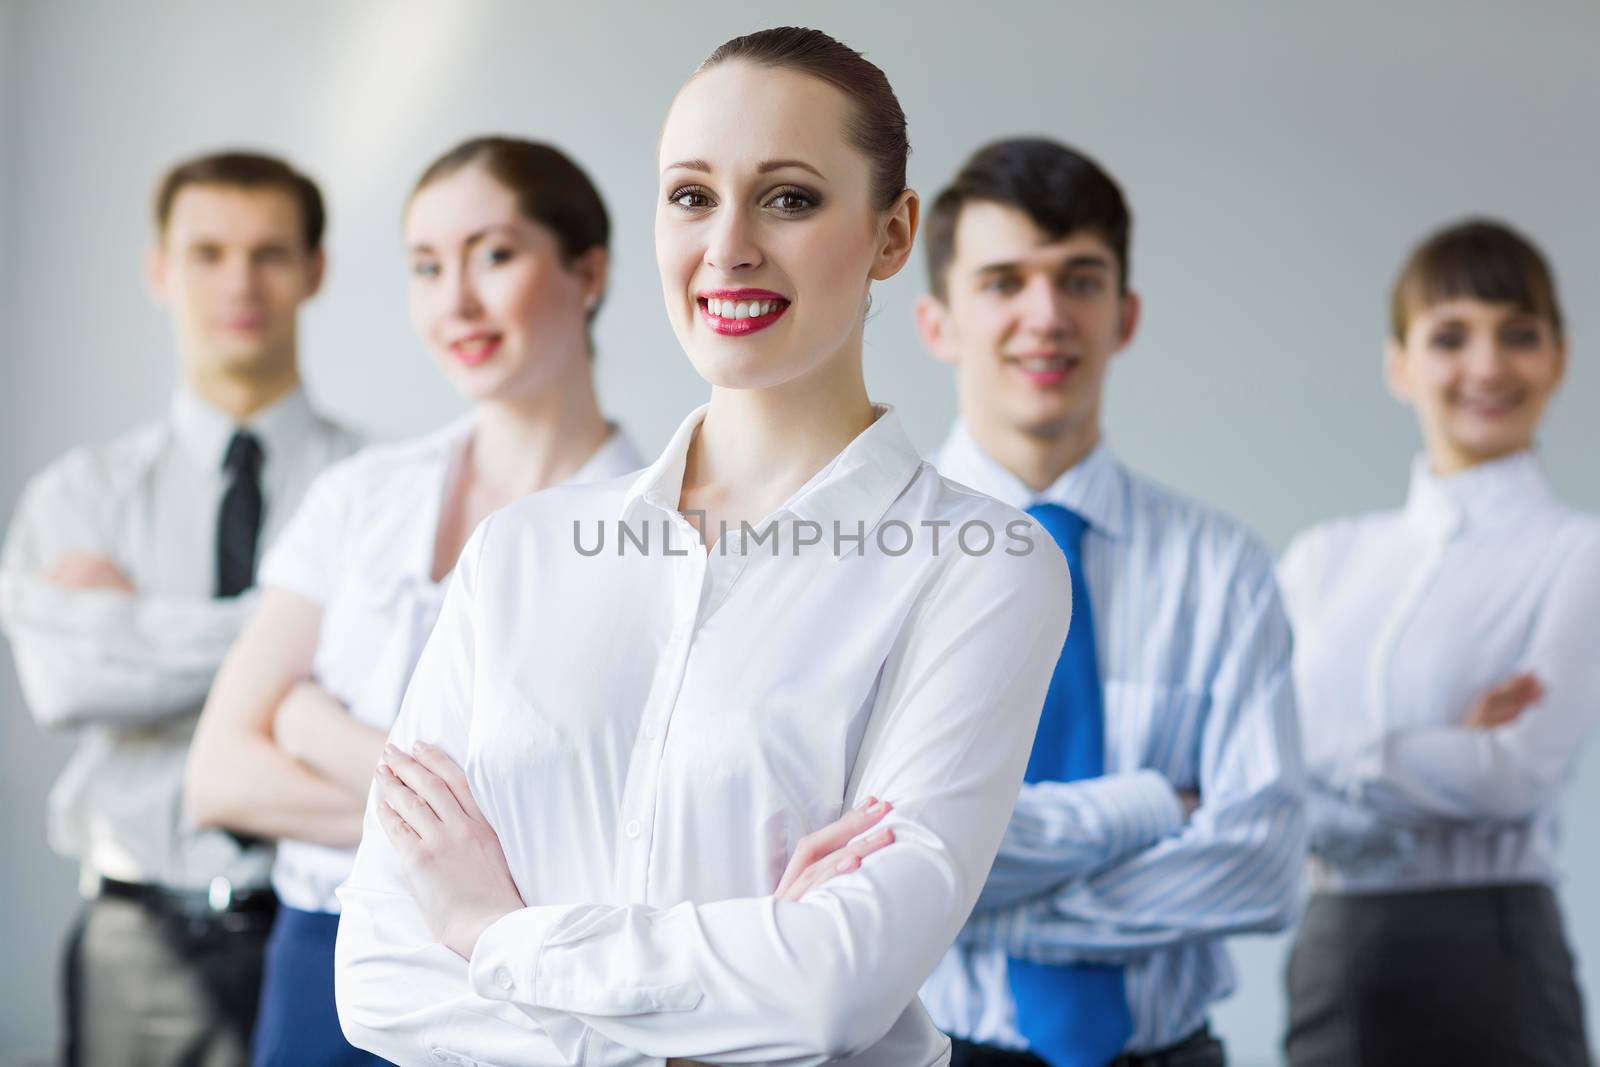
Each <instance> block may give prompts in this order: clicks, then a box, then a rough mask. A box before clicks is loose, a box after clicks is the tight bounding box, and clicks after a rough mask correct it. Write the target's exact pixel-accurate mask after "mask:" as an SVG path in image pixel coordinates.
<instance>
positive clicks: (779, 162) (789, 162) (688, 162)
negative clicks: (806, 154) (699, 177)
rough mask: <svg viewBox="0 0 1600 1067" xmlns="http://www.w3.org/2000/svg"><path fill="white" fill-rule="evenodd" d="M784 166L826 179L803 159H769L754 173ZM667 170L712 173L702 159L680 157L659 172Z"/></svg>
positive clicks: (708, 164)
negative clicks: (806, 171) (796, 168)
mask: <svg viewBox="0 0 1600 1067" xmlns="http://www.w3.org/2000/svg"><path fill="white" fill-rule="evenodd" d="M785 167H798V168H799V169H801V170H808V171H810V172H811V173H812V174H815V175H816V176H817V177H819V178H821V179H822V180H823V181H827V180H828V177H827V175H825V174H823V173H822V172H821V171H820V170H818V169H817V168H816V167H813V166H812V165H811V164H809V163H807V162H806V161H805V160H803V159H769V160H766V161H764V162H763V163H761V164H760V165H759V166H758V167H756V173H757V174H770V173H772V172H773V171H775V170H783V169H784V168H785ZM669 170H696V171H700V172H701V173H703V174H710V173H712V166H711V164H710V163H707V162H706V161H705V160H703V159H680V160H678V161H677V162H676V163H668V164H667V165H666V166H665V167H662V168H661V173H663V174H665V173H667V171H669Z"/></svg>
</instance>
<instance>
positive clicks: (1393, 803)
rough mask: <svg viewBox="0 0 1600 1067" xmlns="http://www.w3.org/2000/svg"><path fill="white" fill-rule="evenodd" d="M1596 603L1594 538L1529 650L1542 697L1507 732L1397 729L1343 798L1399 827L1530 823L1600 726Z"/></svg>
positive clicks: (1564, 578) (1599, 543) (1598, 556)
mask: <svg viewBox="0 0 1600 1067" xmlns="http://www.w3.org/2000/svg"><path fill="white" fill-rule="evenodd" d="M1596 604H1600V538H1589V539H1588V540H1586V541H1584V542H1583V543H1582V544H1580V545H1578V546H1576V547H1575V549H1574V550H1573V551H1571V552H1570V553H1568V554H1567V556H1566V559H1565V560H1564V562H1563V565H1562V572H1561V577H1560V580H1559V581H1558V582H1556V583H1554V585H1553V586H1552V588H1551V589H1550V592H1549V595H1548V599H1547V600H1546V602H1545V604H1544V607H1543V610H1541V612H1540V614H1539V618H1538V620H1537V622H1536V623H1535V625H1534V629H1533V633H1532V636H1531V638H1530V640H1529V643H1528V653H1527V655H1526V657H1525V659H1524V661H1523V664H1522V667H1523V669H1525V670H1526V671H1528V672H1529V673H1531V674H1532V675H1533V676H1534V677H1536V678H1537V679H1538V681H1539V683H1540V685H1541V687H1542V689H1543V693H1542V696H1541V697H1540V698H1539V699H1538V700H1536V701H1535V702H1534V703H1533V704H1532V705H1531V706H1530V707H1528V709H1527V710H1526V711H1524V712H1522V713H1521V714H1520V715H1518V716H1516V717H1515V718H1514V719H1513V720H1512V721H1509V722H1506V723H1504V724H1502V725H1497V726H1489V727H1488V728H1481V727H1478V726H1472V725H1467V724H1465V723H1463V724H1462V725H1453V726H1436V727H1428V728H1422V729H1408V730H1396V731H1393V732H1391V733H1389V734H1388V735H1386V736H1384V737H1383V738H1381V739H1380V740H1379V741H1377V742H1376V743H1375V744H1374V745H1373V746H1372V747H1371V748H1370V749H1369V750H1367V751H1366V752H1364V753H1362V754H1360V755H1358V756H1357V757H1356V758H1354V759H1352V760H1350V761H1349V762H1348V764H1346V765H1345V767H1346V768H1347V770H1348V772H1349V773H1348V776H1346V777H1343V778H1341V779H1340V781H1339V785H1340V787H1341V788H1342V790H1343V791H1344V792H1345V794H1346V795H1347V796H1350V797H1351V798H1352V799H1353V800H1355V801H1357V802H1358V803H1361V804H1363V805H1365V806H1368V807H1371V808H1372V809H1373V810H1374V811H1375V812H1377V813H1379V814H1380V815H1382V816H1384V817H1385V818H1389V819H1393V820H1395V821H1399V822H1406V821H1412V822H1415V821H1418V820H1428V821H1438V820H1464V821H1479V820H1490V821H1507V822H1515V821H1520V820H1524V819H1528V818H1532V817H1533V816H1534V815H1535V814H1536V813H1538V812H1539V811H1540V810H1541V809H1543V808H1544V807H1545V806H1547V805H1548V804H1549V803H1550V802H1551V801H1552V800H1553V798H1554V797H1555V796H1556V794H1557V793H1558V791H1559V790H1560V789H1561V787H1562V786H1563V785H1564V784H1565V783H1566V781H1567V779H1568V778H1569V777H1570V776H1571V774H1572V771H1573V767H1574V766H1575V764H1576V761H1577V758H1578V755H1579V753H1580V752H1582V750H1583V744H1584V742H1585V741H1586V740H1587V738H1588V735H1589V733H1590V732H1591V731H1592V730H1593V728H1594V725H1595V722H1596V720H1597V719H1600V652H1597V649H1596V637H1595V624H1596V621H1597V620H1600V613H1597V612H1596V609H1595V605H1596ZM1467 710H1468V709H1465V708H1463V709H1462V715H1463V718H1464V719H1465V718H1466V715H1467Z"/></svg>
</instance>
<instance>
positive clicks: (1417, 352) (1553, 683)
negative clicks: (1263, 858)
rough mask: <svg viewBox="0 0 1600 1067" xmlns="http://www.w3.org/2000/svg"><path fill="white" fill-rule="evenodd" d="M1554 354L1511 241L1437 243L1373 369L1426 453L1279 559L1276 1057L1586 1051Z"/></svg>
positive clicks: (1575, 608)
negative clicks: (1366, 505)
mask: <svg viewBox="0 0 1600 1067" xmlns="http://www.w3.org/2000/svg"><path fill="white" fill-rule="evenodd" d="M1566 360H1567V339H1566V333H1565V329H1564V326H1563V320H1562V315H1561V307H1560V304H1559V302H1558V301H1557V299H1556V290H1555V283H1554V280H1553V279H1552V277H1551V274H1550V270H1549V268H1548V267H1547V266H1546V264H1545V260H1544V257H1543V256H1541V255H1540V254H1539V252H1538V250H1537V249H1535V248H1534V247H1533V245H1532V244H1531V243H1530V242H1529V241H1527V239H1525V238H1524V237H1522V236H1521V235H1519V234H1517V233H1515V232H1514V231H1512V230H1510V229H1509V228H1507V227H1505V226H1503V225H1501V224H1498V223H1494V222H1485V221H1472V222H1467V223H1463V224H1460V225H1457V226H1452V227H1450V228H1448V229H1446V230H1443V231H1441V232H1439V233H1437V234H1434V235H1433V236H1432V237H1430V238H1429V239H1428V240H1427V241H1425V242H1424V243H1423V244H1422V245H1421V246H1420V247H1419V248H1417V250H1416V251H1415V252H1414V253H1413V254H1412V256H1411V258H1410V260H1409V262H1408V263H1407V264H1406V266H1405V268H1404V269H1403V270H1402V272H1401V274H1400V278H1399V280H1398V281H1397V282H1396V284H1395V287H1394V292H1393V298H1392V311H1391V335H1390V339H1389V343H1388V355H1387V362H1386V375H1387V379H1388V384H1389V388H1390V390H1391V391H1392V392H1393V393H1394V394H1395V395H1396V396H1397V397H1398V398H1399V399H1401V400H1402V401H1403V402H1405V403H1407V404H1409V405H1410V406H1411V407H1413V408H1414V409H1415V411H1416V414H1417V420H1418V423H1419V424H1420V426H1421V430H1422V439H1423V444H1424V450H1423V452H1422V454H1421V455H1419V456H1418V457H1417V458H1416V460H1415V462H1414V463H1413V464H1412V469H1411V491H1410V495H1409V497H1408V499H1407V500H1406V504H1405V507H1404V508H1403V509H1401V510H1398V511H1388V512H1382V513H1376V514H1371V515H1364V516H1360V517H1357V518H1351V519H1341V520H1338V521H1335V522H1329V523H1325V524H1323V525H1321V526H1317V527H1315V528H1314V529H1312V530H1310V531H1308V532H1306V533H1304V534H1302V535H1301V536H1300V537H1299V538H1298V539H1297V540H1296V541H1295V542H1294V544H1293V545H1292V546H1291V547H1290V549H1289V551H1288V553H1287V554H1286V555H1285V557H1284V560H1283V563H1282V567H1281V584H1282V589H1283V595H1284V601H1285V605H1286V607H1287V609H1288V612H1289V616H1290V619H1291V621H1292V623H1293V625H1294V630H1295V654H1294V669H1295V680H1296V684H1297V687H1298V689H1299V696H1300V709H1301V716H1302V723H1303V734H1304V739H1305V751H1306V762H1307V766H1308V769H1309V770H1310V772H1311V784H1312V790H1311V805H1310V815H1311V827H1312V841H1311V850H1312V856H1313V865H1314V874H1315V880H1316V887H1317V892H1316V895H1315V896H1314V897H1313V898H1312V900H1311V903H1310V907H1309V908H1308V910H1307V912H1306V915H1305V919H1304V921H1303V923H1302V924H1301V927H1300V931H1299V935H1298V937H1297V938H1296V942H1295V947H1294V953H1293V957H1292V959H1291V961H1290V965H1289V999H1290V1019H1289V1034H1288V1041H1287V1047H1288V1053H1289V1061H1290V1063H1291V1064H1293V1065H1294V1067H1324V1065H1326V1067H1345V1065H1348V1064H1391V1063H1393V1064H1431V1063H1440V1064H1446V1063H1447V1064H1468V1063H1472V1064H1477V1063H1482V1064H1530V1065H1533V1064H1538V1065H1546V1064H1547V1065H1550V1067H1558V1065H1559V1067H1578V1065H1583V1064H1587V1063H1588V1062H1589V1055H1588V1051H1587V1044H1586V1041H1585V1038H1584V1025H1583V1006H1582V1000H1581V998H1580V996H1579V994H1578V988H1577V983H1576V980H1575V978H1574V975H1573V962H1572V955H1571V953H1570V951H1569V950H1568V948H1567V942H1566V937H1565V934H1564V933H1563V931H1562V924H1561V915H1560V910H1559V907H1558V905H1557V901H1556V897H1555V892H1554V885H1555V882H1556V880H1557V877H1558V871H1557V852H1558V849H1557V820H1558V818H1559V815H1560V809H1561V794H1562V791H1563V789H1564V788H1565V786H1566V783H1567V781H1568V779H1569V778H1570V776H1571V773H1572V770H1573V767H1574V764H1575V761H1576V758H1577V754H1578V752H1579V751H1580V749H1581V747H1582V744H1583V741H1584V739H1585V737H1586V736H1587V735H1588V734H1589V732H1590V731H1591V730H1592V729H1593V727H1594V724H1595V720H1596V718H1597V716H1600V656H1597V655H1596V654H1595V646H1594V640H1595V638H1594V635H1595V634H1596V633H1597V632H1600V521H1597V520H1596V519H1595V517H1594V516H1591V515H1586V514H1583V513H1581V512H1578V511H1574V510H1573V509H1572V508H1569V507H1567V506H1565V505H1563V504H1562V503H1560V502H1559V501H1558V500H1557V499H1556V498H1555V496H1554V495H1553V494H1552V493H1551V490H1550V487H1549V486H1548V484H1547V483H1546V482H1545V479H1544V475H1543V474H1542V473H1541V471H1540V468H1539V462H1538V458H1537V455H1536V453H1535V451H1534V444H1535V436H1536V433H1537V430H1538V427H1539V423H1540V420H1541V418H1542V417H1543V415H1544V411H1545V408H1546V405H1547V404H1548V402H1549V401H1550V399H1551V397H1552V396H1554V395H1555V392H1556V389H1557V387H1558V386H1559V385H1560V383H1561V378H1562V374H1563V372H1564V370H1565V366H1566Z"/></svg>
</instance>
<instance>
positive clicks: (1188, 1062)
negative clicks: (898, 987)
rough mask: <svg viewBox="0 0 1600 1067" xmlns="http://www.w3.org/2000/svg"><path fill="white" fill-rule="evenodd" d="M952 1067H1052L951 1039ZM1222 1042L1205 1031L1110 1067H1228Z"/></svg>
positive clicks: (1025, 1056) (1007, 1051) (1124, 1057)
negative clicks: (1168, 1046)
mask: <svg viewBox="0 0 1600 1067" xmlns="http://www.w3.org/2000/svg"><path fill="white" fill-rule="evenodd" d="M950 1045H951V1049H950V1067H1049V1064H1047V1063H1046V1062H1045V1061H1044V1060H1042V1059H1040V1058H1039V1057H1038V1056H1035V1055H1034V1054H1033V1053H1031V1052H1017V1051H1014V1050H1012V1049H1003V1048H996V1047H994V1046H992V1045H978V1044H974V1043H973V1042H971V1041H965V1040H963V1039H961V1038H959V1037H952V1038H951V1039H950ZM1227 1062H1228V1058H1227V1054H1226V1052H1225V1051H1224V1050H1223V1047H1222V1042H1221V1041H1218V1040H1217V1039H1216V1038H1215V1037H1212V1036H1211V1030H1210V1028H1209V1027H1201V1028H1200V1030H1198V1031H1197V1032H1195V1033H1193V1034H1190V1035H1189V1036H1188V1037H1187V1038H1185V1039H1184V1040H1182V1041H1180V1042H1178V1043H1177V1044H1176V1045H1173V1046H1171V1047H1170V1048H1164V1049H1158V1050H1157V1051H1154V1052H1146V1053H1131V1052H1130V1053H1124V1054H1123V1055H1121V1056H1118V1057H1117V1058H1116V1059H1115V1060H1113V1061H1111V1063H1109V1064H1107V1065H1106V1067H1226V1064H1227Z"/></svg>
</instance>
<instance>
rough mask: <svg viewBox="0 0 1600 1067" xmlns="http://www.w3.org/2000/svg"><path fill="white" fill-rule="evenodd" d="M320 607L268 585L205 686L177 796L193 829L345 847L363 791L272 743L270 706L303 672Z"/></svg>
mask: <svg viewBox="0 0 1600 1067" xmlns="http://www.w3.org/2000/svg"><path fill="white" fill-rule="evenodd" d="M321 619H322V609H321V608H320V607H319V606H318V605H317V604H315V603H313V602H312V601H309V600H307V599H305V598H304V597H302V596H299V595H297V594H295V593H289V592H285V591H283V590H279V589H268V590H266V592H265V595H264V596H263V597H262V600H261V610H260V611H259V612H258V613H257V614H256V616H255V617H254V618H252V619H251V620H250V622H249V624H248V625H247V626H246V627H245V630H244V632H243V633H242V634H240V636H239V640H238V642H237V643H236V644H235V645H234V647H233V650H232V651H230V652H229V653H228V656H227V658H226V659H225V660H224V661H223V664H222V669H221V670H220V671H218V672H217V677H216V681H215V683H214V684H213V685H212V687H211V696H210V698H209V699H208V700H207V701H206V706H205V710H204V712H202V714H201V716H200V725H199V726H198V727H197V728H196V730H195V736H194V743H193V745H192V746H191V748H190V750H189V763H188V770H187V774H186V778H185V789H184V794H185V802H186V804H187V805H188V808H189V812H190V815H191V816H192V817H193V818H194V820H195V822H196V823H197V824H199V825H200V826H221V827H226V828H227V829H230V830H234V831H238V832H240V833H246V834H254V835H257V836H261V837H270V838H274V839H279V838H290V839H293V840H297V841H310V842H314V843H316V844H322V845H332V846H337V847H348V846H350V845H354V844H355V843H356V841H357V840H359V837H360V833H361V813H362V810H363V807H364V806H365V797H364V796H358V795H356V794H354V793H352V792H351V791H350V790H349V789H347V788H345V787H344V786H341V785H339V784H337V783H335V782H333V781H330V780H329V779H328V778H326V777H324V776H322V775H321V774H318V773H317V772H316V771H314V770H312V769H311V768H310V767H308V766H306V765H305V764H304V763H301V762H300V761H298V760H296V759H294V758H293V757H292V756H290V755H289V754H288V753H286V752H284V751H283V750H282V749H281V748H279V747H278V745H277V743H276V741H275V739H274V737H273V718H274V715H275V714H276V712H277V709H278V705H279V704H280V702H282V701H283V699H284V697H285V696H286V695H288V694H289V693H290V692H291V691H292V690H293V689H294V687H295V686H296V685H297V684H298V683H300V682H302V681H303V680H304V679H305V678H307V677H308V676H309V674H310V671H311V660H312V655H313V653H314V652H315V651H316V645H317V637H318V634H319V632H320V626H321Z"/></svg>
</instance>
